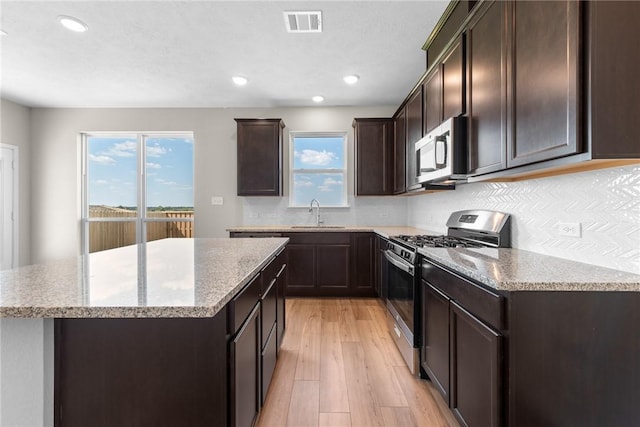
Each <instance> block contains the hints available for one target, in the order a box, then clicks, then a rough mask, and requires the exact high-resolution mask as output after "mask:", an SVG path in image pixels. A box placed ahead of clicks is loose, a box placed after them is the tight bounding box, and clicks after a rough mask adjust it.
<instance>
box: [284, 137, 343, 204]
mask: <svg viewBox="0 0 640 427" xmlns="http://www.w3.org/2000/svg"><path fill="white" fill-rule="evenodd" d="M297 137H303V138H336V137H341V138H342V153H343V163H342V168H341V169H338V168H329V169H295V168H294V162H295V144H294V139H295V138H297ZM348 138H349V133H348V132H345V131H338V132H324V131H321V132H313V131H290V132H289V204H288V207H289V208H308V207H309V205H308V202H307V203H305V204H296V203H295V198H294V197H295V191H294V183H295V176H296V173H306V174H325V173H335V174H342V203H341V204H340V205H324V204H323V205H322V208H323V209H324V208H331V209H335V208H338V209H340V208H348V207H349V197H348V190H347V187H348V178H349V169H348V166H347V165H348V159H347V157H348V152H347V147H348V145H347V142H348ZM309 202H310V201H309Z"/></svg>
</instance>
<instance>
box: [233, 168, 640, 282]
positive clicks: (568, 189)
mask: <svg viewBox="0 0 640 427" xmlns="http://www.w3.org/2000/svg"><path fill="white" fill-rule="evenodd" d="M349 205H350V207H349V208H322V211H321V213H322V218H323V220H324V221H325V223H326V224H327V225H353V226H358V225H361V226H376V225H380V226H382V225H409V226H413V227H418V228H423V229H427V230H434V231H439V232H442V233H446V231H447V229H446V225H445V223H446V221H447V219H448V218H449V215H450V214H451V212H453V211H457V210H463V209H491V210H497V211H502V212H507V213H510V214H511V215H512V216H513V218H512V219H513V225H512V246H513V247H514V248H519V249H524V250H529V251H533V252H538V253H542V254H547V255H552V256H557V257H560V258H566V259H570V260H574V261H580V262H586V263H589V264H594V265H599V266H602V267H609V268H614V269H617V270H624V271H629V272H632V273H637V274H640V166H638V165H634V166H626V167H621V168H610V169H602V170H597V171H591V172H581V173H574V174H569V175H561V176H556V177H549V178H540V179H532V180H526V181H520V182H509V183H472V184H463V185H459V186H458V188H457V189H456V190H455V191H446V192H442V193H436V194H425V195H420V196H411V197H403V196H396V197H353V196H350V198H349ZM242 206H243V218H242V225H247V226H251V225H312V224H314V221H315V217H314V215H313V214H312V213H309V211H308V209H305V208H289V207H288V198H287V197H243V198H242ZM561 222H569V223H576V222H579V223H580V224H581V225H582V237H580V238H576V237H567V236H560V235H558V231H557V226H558V223H561Z"/></svg>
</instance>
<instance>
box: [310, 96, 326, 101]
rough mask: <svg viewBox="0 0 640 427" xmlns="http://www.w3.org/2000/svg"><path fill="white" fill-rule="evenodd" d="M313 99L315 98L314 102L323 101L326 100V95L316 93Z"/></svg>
mask: <svg viewBox="0 0 640 427" xmlns="http://www.w3.org/2000/svg"><path fill="white" fill-rule="evenodd" d="M311 99H312V100H313V102H322V101H324V96H320V95H316V96H314V97H313V98H311Z"/></svg>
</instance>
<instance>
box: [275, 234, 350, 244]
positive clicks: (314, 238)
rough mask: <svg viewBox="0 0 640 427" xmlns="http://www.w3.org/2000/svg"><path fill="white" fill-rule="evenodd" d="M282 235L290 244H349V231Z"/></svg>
mask: <svg viewBox="0 0 640 427" xmlns="http://www.w3.org/2000/svg"><path fill="white" fill-rule="evenodd" d="M284 237H288V238H289V243H290V244H303V245H304V244H313V245H323V244H345V245H348V244H349V241H350V240H349V239H350V235H349V233H336V232H332V231H328V232H318V233H290V234H287V235H286V236H284Z"/></svg>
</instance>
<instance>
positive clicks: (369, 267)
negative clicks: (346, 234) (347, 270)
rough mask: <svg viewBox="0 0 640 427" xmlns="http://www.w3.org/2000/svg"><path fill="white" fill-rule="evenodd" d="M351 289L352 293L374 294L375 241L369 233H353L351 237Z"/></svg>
mask: <svg viewBox="0 0 640 427" xmlns="http://www.w3.org/2000/svg"><path fill="white" fill-rule="evenodd" d="M351 252H352V255H353V262H352V263H351V264H352V265H351V268H352V271H351V276H352V281H351V288H352V289H353V290H354V293H356V294H357V293H362V292H366V293H369V294H371V295H373V294H374V286H375V276H376V274H375V273H376V272H375V269H374V259H375V240H374V235H373V234H370V233H353V234H352V235H351Z"/></svg>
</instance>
